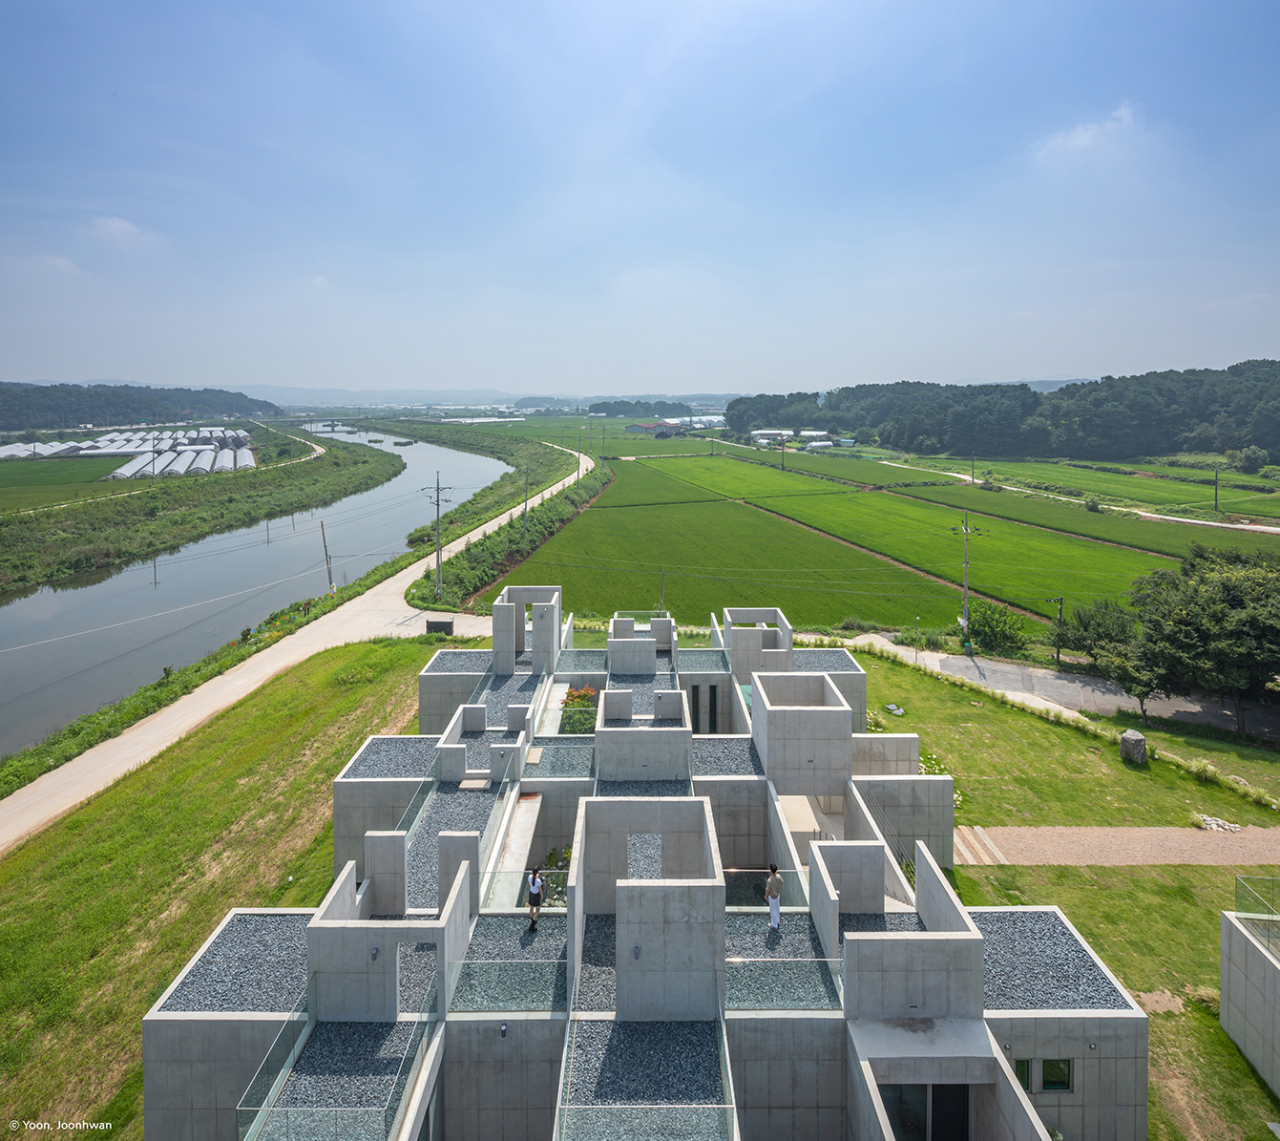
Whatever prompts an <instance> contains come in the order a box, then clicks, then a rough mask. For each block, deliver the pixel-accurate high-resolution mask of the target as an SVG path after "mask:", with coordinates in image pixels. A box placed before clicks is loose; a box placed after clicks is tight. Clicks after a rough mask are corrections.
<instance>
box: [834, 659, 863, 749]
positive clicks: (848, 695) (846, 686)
mask: <svg viewBox="0 0 1280 1141" xmlns="http://www.w3.org/2000/svg"><path fill="white" fill-rule="evenodd" d="M853 664H854V669H853V670H849V671H839V672H837V671H831V672H829V673H828V674H827V676H828V677H829V678H830V679H831V681H832V683H833V684H834V685H835V687H836V689H838V690H839V691H840V696H841V697H843V698H844V699H845V701H847V702H848V703H849V708H850V709H852V710H853V731H854V732H855V733H861V732H862V730H863V729H865V728H866V725H867V675H866V673H865V672H864V671H863V669H862V667H861V666H859V665H858V664H857V662H854V663H853Z"/></svg>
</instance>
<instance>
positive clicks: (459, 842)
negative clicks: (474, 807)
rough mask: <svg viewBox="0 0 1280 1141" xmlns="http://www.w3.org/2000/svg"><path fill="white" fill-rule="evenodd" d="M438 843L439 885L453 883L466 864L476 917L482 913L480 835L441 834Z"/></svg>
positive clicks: (472, 914)
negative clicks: (459, 870)
mask: <svg viewBox="0 0 1280 1141" xmlns="http://www.w3.org/2000/svg"><path fill="white" fill-rule="evenodd" d="M438 843H439V845H440V848H439V852H440V854H439V860H438V866H439V869H440V871H439V881H438V882H439V883H441V884H451V883H453V881H454V878H455V877H456V876H457V874H458V869H459V868H461V867H462V865H463V864H464V863H465V864H466V865H467V867H468V868H469V869H470V870H469V874H468V877H467V878H468V884H467V894H468V896H469V897H470V905H471V906H470V915H471V916H473V917H474V916H475V915H477V914H479V911H480V833H479V832H441V833H440V835H439V837H438ZM379 914H380V913H379Z"/></svg>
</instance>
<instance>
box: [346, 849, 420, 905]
mask: <svg viewBox="0 0 1280 1141" xmlns="http://www.w3.org/2000/svg"><path fill="white" fill-rule="evenodd" d="M407 839H408V833H407V832H366V833H365V834H364V853H365V854H364V866H365V869H366V871H365V878H366V879H367V880H368V882H369V888H368V894H369V913H370V914H371V915H403V914H404V913H405V912H406V911H408V910H409V895H408V892H409V886H408V873H407V858H408V845H407V843H406V840H407ZM356 874H357V875H359V872H358V871H357V873H356Z"/></svg>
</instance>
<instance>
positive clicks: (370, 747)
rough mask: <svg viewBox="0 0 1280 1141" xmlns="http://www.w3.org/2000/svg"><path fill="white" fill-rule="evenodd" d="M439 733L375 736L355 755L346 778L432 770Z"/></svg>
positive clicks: (423, 776)
mask: <svg viewBox="0 0 1280 1141" xmlns="http://www.w3.org/2000/svg"><path fill="white" fill-rule="evenodd" d="M439 740H440V738H439V737H373V738H372V739H370V740H369V741H367V742H366V743H365V746H364V748H362V749H361V750H360V751H359V752H358V753H357V754H356V756H355V760H353V761H352V762H351V764H350V766H349V767H348V768H347V771H346V772H345V773H343V774H342V779H343V780H371V779H377V778H379V777H401V778H403V777H417V778H418V779H419V780H425V779H426V778H427V777H428V776H429V775H430V774H431V765H432V762H434V761H435V757H436V743H437V742H438V741H439Z"/></svg>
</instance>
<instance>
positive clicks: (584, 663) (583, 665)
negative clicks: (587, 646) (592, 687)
mask: <svg viewBox="0 0 1280 1141" xmlns="http://www.w3.org/2000/svg"><path fill="white" fill-rule="evenodd" d="M608 670H609V651H608V650H561V651H560V656H559V657H558V658H557V659H556V673H562V674H571V673H572V674H602V673H607V672H608Z"/></svg>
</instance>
